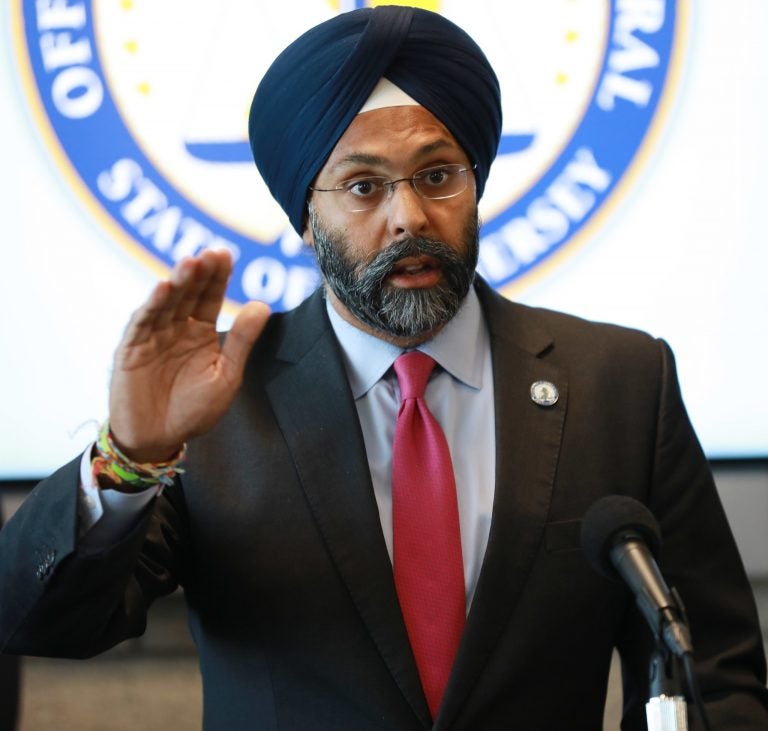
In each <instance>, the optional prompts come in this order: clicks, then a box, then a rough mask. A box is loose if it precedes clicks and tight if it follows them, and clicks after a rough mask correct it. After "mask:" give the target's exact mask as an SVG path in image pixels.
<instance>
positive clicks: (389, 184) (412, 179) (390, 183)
mask: <svg viewBox="0 0 768 731" xmlns="http://www.w3.org/2000/svg"><path fill="white" fill-rule="evenodd" d="M445 168H459V169H458V170H455V171H454V172H453V173H451V174H453V175H456V174H459V173H469V172H472V173H474V171H475V170H476V169H477V163H474V164H472V165H469V166H466V165H463V164H462V163H446V164H445V165H433V166H431V167H428V168H424V169H423V170H417V171H416V172H415V173H414V174H413V175H410V176H408V177H406V178H398V179H397V180H387V179H386V178H385V177H384V176H383V175H368V176H364V175H363V176H360V177H359V178H350V179H348V180H343V181H342V182H341V183H340V184H339V185H337V186H336V187H335V188H313V187H312V186H311V185H310V186H309V188H308V189H309V190H311V191H312V192H313V193H339V192H343V193H349V192H350V191H349V188H347V187H345V185H346V184H347V183H353V182H355V183H358V182H363V181H366V180H374V181H377V182H378V181H382V182H381V186H382V187H383V188H387V194H386V196H385V197H384V198H382V199H381V200H380V201H379V202H378V203H376V204H375V205H373V206H370V207H369V208H356V209H345V210H346V211H347V213H365V212H366V211H375V210H376V209H377V208H378V207H379V206H380V205H381V204H382V203H384V202H385V201H387V200H389V199H390V198H391V197H392V194H393V193H394V192H395V186H396V185H397V184H398V183H405V182H409V183H410V184H411V188H412V189H413V191H414V193H416V195H418V196H419V197H420V198H423V199H424V200H428V201H441V200H448V199H449V198H455V197H456V196H459V195H461V194H462V193H463V192H464V191H465V190H466V189H467V181H468V178H467V176H466V175H465V176H464V187H463V188H462V189H461V190H460V191H458V192H456V193H451V194H450V195H441V196H437V197H435V198H430V197H429V196H426V195H424V194H423V193H422V192H421V191H420V190H419V188H418V187H416V180H417V178H418V176H419V175H423V174H424V173H430V172H431V171H433V170H443V169H445ZM361 200H362V199H361Z"/></svg>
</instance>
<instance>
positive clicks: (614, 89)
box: [12, 0, 687, 309]
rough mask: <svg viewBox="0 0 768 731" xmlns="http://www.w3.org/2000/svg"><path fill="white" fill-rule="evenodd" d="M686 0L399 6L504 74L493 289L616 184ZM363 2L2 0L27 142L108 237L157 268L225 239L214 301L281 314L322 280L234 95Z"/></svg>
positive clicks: (486, 230)
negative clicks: (262, 170)
mask: <svg viewBox="0 0 768 731" xmlns="http://www.w3.org/2000/svg"><path fill="white" fill-rule="evenodd" d="M686 3H687V0H679V1H678V2H675V0H613V1H611V0H537V2H535V3H534V2H511V1H510V0H485V1H482V0H479V1H478V2H468V1H467V0H443V1H439V0H433V1H432V2H421V3H418V2H409V3H407V4H409V5H417V6H420V7H423V8H425V9H428V10H434V11H437V12H440V13H443V14H444V15H446V16H447V17H448V18H450V19H451V20H453V21H454V22H456V23H457V24H458V25H460V26H462V27H463V28H465V29H466V30H467V31H468V32H469V33H470V35H472V36H473V37H474V38H475V40H477V42H478V43H479V44H480V46H481V47H482V48H483V49H484V50H485V52H486V54H487V55H488V57H489V59H490V61H491V63H492V65H493V66H494V68H495V69H496V72H497V74H498V76H499V80H500V82H501V86H502V99H503V104H504V134H503V138H502V141H501V145H500V148H499V156H498V158H497V161H496V163H495V164H494V167H493V171H492V173H491V177H490V179H489V181H488V185H487V188H486V192H485V195H484V198H483V200H482V201H481V205H480V215H481V218H482V221H483V228H482V232H481V249H480V251H481V253H480V264H479V271H480V273H481V274H482V275H483V276H484V277H486V279H488V280H489V281H490V283H491V284H492V285H493V286H494V287H496V288H498V289H501V290H503V291H505V292H506V291H509V289H510V288H511V287H512V286H514V285H516V284H518V283H520V282H521V281H523V280H524V279H525V278H526V277H527V276H528V275H530V274H532V273H533V272H535V271H540V270H542V268H543V266H544V265H545V264H551V263H552V262H556V261H557V260H558V258H559V257H558V254H560V253H561V252H563V251H565V250H567V249H568V248H570V247H571V245H572V244H574V242H576V241H577V240H580V239H583V238H584V233H585V231H586V230H587V228H588V227H589V226H591V225H592V224H596V222H599V220H600V218H601V216H600V215H599V214H600V212H603V211H606V210H608V209H609V208H610V206H609V203H610V202H611V201H613V200H615V199H616V198H617V196H618V191H620V190H624V189H626V188H627V182H628V181H631V178H632V175H631V172H632V170H634V169H635V168H636V167H637V162H638V160H640V159H641V158H642V157H643V156H645V155H646V154H647V153H646V150H647V148H648V145H649V144H650V142H649V141H650V140H651V139H652V138H653V136H654V132H655V130H657V129H658V127H659V118H660V116H663V115H661V112H662V111H663V108H664V107H665V105H666V102H665V101H664V100H666V99H667V98H668V97H669V92H670V87H671V86H672V80H673V78H674V76H675V69H676V66H677V65H678V61H677V60H678V59H679V56H680V47H681V45H682V38H683V36H684V29H685V18H686V10H687V5H686ZM372 4H375V3H363V2H329V1H328V0H296V1H294V2H290V1H285V2H280V3H278V2H259V3H254V2H236V1H235V0H232V1H231V2H226V3H215V2H213V0H208V1H206V0H198V1H197V2H188V1H185V0H163V2H156V1H155V2H152V1H150V0H12V19H13V28H14V37H15V53H16V57H17V65H18V69H19V73H20V75H21V79H22V83H23V87H24V89H25V92H26V95H27V99H28V103H29V105H30V109H31V111H32V114H33V116H34V118H35V119H36V122H37V124H38V126H39V129H40V133H41V137H42V139H43V140H44V143H45V145H46V147H47V149H48V150H49V151H50V154H51V156H52V158H53V159H54V161H55V163H56V165H57V167H58V168H59V169H60V170H61V172H62V174H63V175H64V176H65V177H66V180H67V184H68V185H69V186H70V187H72V188H73V189H74V190H75V191H76V192H77V194H78V195H79V197H80V198H81V200H83V202H84V206H85V208H86V209H87V211H88V215H91V216H93V217H95V218H96V219H97V220H98V221H99V224H100V225H101V226H102V227H103V229H104V230H105V232H106V234H107V240H106V242H105V245H112V244H113V242H117V244H120V245H122V246H125V247H126V248H127V249H128V250H129V251H131V252H132V253H133V254H134V255H136V256H137V257H139V258H140V259H141V260H142V261H144V262H145V263H146V264H147V265H148V266H150V267H152V268H153V269H155V270H156V271H157V272H158V273H159V274H163V273H165V272H167V270H168V268H169V267H172V266H173V265H174V263H175V262H177V261H178V260H179V259H181V258H182V257H184V256H187V255H190V254H195V253H197V252H199V251H200V250H202V249H203V248H206V247H217V248H221V247H224V248H227V249H229V250H230V251H231V252H232V254H233V256H234V259H235V270H234V274H233V277H232V281H231V283H230V286H229V290H228V298H229V299H230V300H231V301H232V302H233V303H235V304H237V303H242V302H244V301H246V300H248V299H260V300H263V301H265V302H267V303H269V304H270V305H271V306H272V307H273V308H274V309H287V308H289V307H292V306H294V305H296V304H298V302H300V301H301V300H302V299H303V298H304V297H305V296H306V295H307V294H308V293H309V292H310V291H311V290H312V289H314V288H315V286H316V285H317V283H318V281H319V277H318V273H317V270H316V267H315V264H314V260H313V257H312V255H311V253H309V252H308V251H307V250H306V249H305V247H304V246H303V244H302V242H301V239H300V238H299V236H298V235H297V234H296V233H295V232H294V231H293V230H292V229H291V228H290V226H289V224H288V223H287V220H286V218H285V216H284V214H283V213H282V212H281V210H280V209H279V207H278V206H277V204H276V203H275V202H274V201H273V200H272V198H271V196H270V195H269V193H268V191H267V189H266V186H265V185H264V184H263V183H262V182H261V180H260V178H259V176H258V173H257V171H256V169H255V166H254V165H253V162H252V160H251V156H250V149H249V146H248V143H247V132H246V130H247V113H248V106H249V104H250V101H251V98H252V95H253V92H254V90H255V88H256V86H257V85H258V82H259V80H260V78H261V76H262V74H263V73H264V71H265V70H266V68H267V66H268V65H269V63H270V62H271V61H272V59H273V58H274V57H275V56H276V55H277V54H278V53H279V52H280V51H281V50H282V49H283V48H284V47H285V46H286V45H287V44H288V43H290V42H291V41H292V40H293V39H294V38H295V37H297V36H298V35H299V34H300V33H301V32H303V31H304V30H305V29H306V28H308V27H309V26H311V25H314V24H316V23H319V22H321V21H323V20H325V19H327V18H329V17H331V15H332V14H334V13H338V12H343V11H345V10H350V9H353V8H355V7H364V6H366V5H372ZM296 144H301V140H297V141H296Z"/></svg>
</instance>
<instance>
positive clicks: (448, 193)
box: [309, 165, 477, 213]
mask: <svg viewBox="0 0 768 731" xmlns="http://www.w3.org/2000/svg"><path fill="white" fill-rule="evenodd" d="M476 167H477V165H473V166H472V167H471V168H468V167H465V166H464V165H437V166H436V167H433V168H426V169H425V170H419V171H418V172H416V173H414V174H413V175H411V177H410V178H398V179H397V180H387V178H385V177H382V176H378V175H371V176H369V177H364V178H350V179H349V180H345V181H343V182H342V183H339V185H337V186H336V187H335V188H312V187H311V186H310V188H309V189H310V190H311V191H314V192H315V193H337V194H338V195H337V199H338V200H339V202H340V204H341V206H342V207H343V208H344V209H345V210H346V211H348V212H350V213H357V212H358V211H370V210H372V209H373V208H376V207H377V206H379V205H381V204H382V203H383V202H384V201H385V200H388V199H389V198H390V197H391V196H392V193H393V192H394V190H395V186H396V185H397V184H398V183H404V182H409V183H410V184H411V185H412V186H413V189H414V190H415V191H416V193H418V194H419V195H420V196H421V197H422V198H428V199H429V200H433V201H436V200H444V199H445V198H453V197H455V196H457V195H460V194H461V193H463V192H464V191H465V190H466V189H467V173H468V172H469V171H470V170H474V169H475V168H476Z"/></svg>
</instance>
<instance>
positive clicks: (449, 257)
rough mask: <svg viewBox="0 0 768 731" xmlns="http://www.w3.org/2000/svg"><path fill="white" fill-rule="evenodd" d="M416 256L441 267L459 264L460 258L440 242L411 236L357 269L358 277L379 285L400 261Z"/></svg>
mask: <svg viewBox="0 0 768 731" xmlns="http://www.w3.org/2000/svg"><path fill="white" fill-rule="evenodd" d="M417 256H430V257H432V258H433V259H435V260H436V261H437V262H438V263H439V264H440V265H442V266H443V267H446V266H451V265H452V264H456V263H460V262H461V257H460V256H459V255H458V254H457V253H456V252H455V251H454V250H453V249H452V248H451V247H450V246H448V245H447V244H444V243H443V242H442V241H437V240H435V239H427V238H423V237H418V236H411V237H408V238H405V239H400V240H399V241H395V242H393V243H391V244H390V245H389V246H387V247H386V248H385V249H382V250H381V251H379V252H378V253H377V254H376V255H375V256H374V257H373V258H372V259H371V260H370V261H369V262H367V263H366V264H363V265H361V266H360V267H359V268H358V269H359V270H358V275H364V277H365V279H366V280H368V281H369V282H371V283H373V282H375V283H377V284H379V285H380V284H381V283H382V282H383V281H384V280H385V279H386V278H387V276H389V274H391V273H392V270H393V269H394V267H395V265H396V264H397V263H398V262H399V261H400V260H401V259H406V258H408V257H417Z"/></svg>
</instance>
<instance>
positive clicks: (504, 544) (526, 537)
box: [437, 282, 568, 728]
mask: <svg viewBox="0 0 768 731" xmlns="http://www.w3.org/2000/svg"><path fill="white" fill-rule="evenodd" d="M478 293H479V294H480V295H481V301H482V303H483V306H484V309H485V313H486V319H487V322H488V325H489V328H490V330H491V342H492V356H493V373H494V393H495V397H494V400H495V409H496V491H495V496H494V507H493V518H492V522H491V529H490V536H489V540H488V548H487V550H486V555H485V558H484V561H483V566H482V570H481V572H480V577H479V579H478V585H477V589H476V592H475V596H474V599H473V602H472V607H471V610H470V613H469V616H468V618H467V625H466V628H465V631H464V635H463V637H462V641H461V645H460V648H459V654H458V657H457V662H456V665H455V667H454V671H453V675H452V677H451V680H450V683H449V686H448V689H447V692H446V701H445V703H444V705H443V707H442V708H441V712H440V715H439V718H438V724H437V728H447V727H448V726H449V724H450V722H451V720H452V719H453V718H455V716H456V714H458V713H459V711H460V709H461V707H462V706H463V705H464V704H465V702H466V700H467V696H468V695H469V693H470V692H471V690H472V688H473V687H474V686H475V684H476V683H477V681H478V679H479V676H480V674H481V673H482V670H483V668H484V666H485V664H486V663H487V660H488V658H489V656H490V655H491V653H492V652H493V651H494V648H495V647H496V646H497V644H498V641H499V636H500V635H501V633H502V632H503V630H504V628H505V626H506V624H507V623H508V621H509V619H510V617H511V615H512V614H513V612H514V611H515V607H516V605H517V603H518V600H519V598H520V595H521V593H522V591H523V587H524V585H525V581H526V578H527V576H528V574H529V572H530V570H531V567H532V565H533V561H534V558H535V556H536V553H537V551H538V549H539V546H540V543H541V541H542V539H543V536H544V528H545V524H546V521H547V514H548V510H549V505H550V500H551V494H552V489H553V483H554V477H555V471H556V467H557V460H558V454H559V451H560V442H561V438H562V428H563V423H564V419H565V410H566V403H567V396H568V383H567V380H566V375H565V373H563V372H561V371H560V369H558V368H556V367H554V366H552V365H550V364H549V363H547V362H546V361H545V360H543V359H542V356H543V354H544V353H545V352H546V351H547V349H548V348H550V347H551V345H552V341H551V338H550V337H549V335H548V334H547V333H545V332H543V331H540V330H537V329H536V328H533V327H531V326H530V324H529V323H527V322H525V321H522V320H521V319H520V318H519V306H517V305H513V304H512V303H510V302H507V301H505V300H503V299H502V298H501V297H500V296H498V295H496V294H494V293H492V292H491V291H490V290H489V289H488V288H487V286H486V285H484V283H482V282H481V283H479V285H478ZM540 380H541V381H550V382H552V383H554V384H555V385H556V386H557V388H558V390H559V399H558V401H557V403H556V404H555V405H554V406H551V407H542V406H538V405H537V404H535V403H534V402H533V401H532V399H531V392H530V391H531V384H532V383H534V382H535V381H540Z"/></svg>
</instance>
